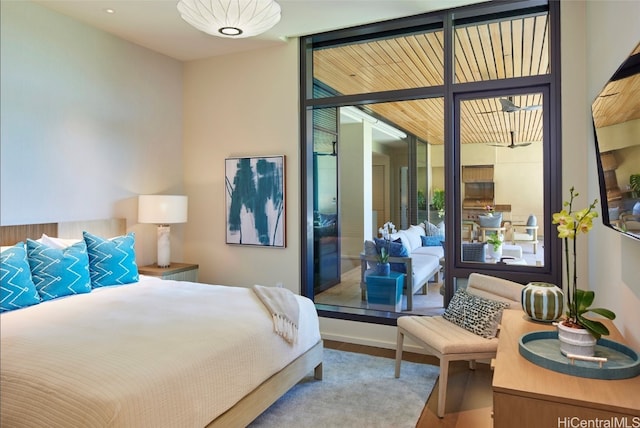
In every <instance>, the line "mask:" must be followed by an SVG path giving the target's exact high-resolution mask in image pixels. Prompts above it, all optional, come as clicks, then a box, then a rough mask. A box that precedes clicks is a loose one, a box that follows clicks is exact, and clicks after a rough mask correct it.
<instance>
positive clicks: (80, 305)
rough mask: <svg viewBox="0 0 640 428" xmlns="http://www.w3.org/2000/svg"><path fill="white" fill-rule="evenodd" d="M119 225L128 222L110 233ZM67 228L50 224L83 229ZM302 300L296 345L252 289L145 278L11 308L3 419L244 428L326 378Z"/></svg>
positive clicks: (56, 231)
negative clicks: (308, 379) (297, 388)
mask: <svg viewBox="0 0 640 428" xmlns="http://www.w3.org/2000/svg"><path fill="white" fill-rule="evenodd" d="M101 224H102V223H101ZM91 226H92V225H91V224H82V225H72V226H70V227H71V229H74V228H78V229H84V228H85V227H86V228H87V229H89V228H90V227H91ZM93 226H95V225H93ZM113 226H115V227H116V229H118V230H117V233H120V232H121V231H122V229H123V223H122V222H115V223H113V224H111V225H108V226H107V229H106V230H100V233H102V234H103V236H116V234H117V233H114V232H115V231H114V230H113V229H112V227H113ZM16 227H17V226H2V227H1V228H0V232H1V233H0V236H1V238H2V239H1V243H2V245H7V244H10V243H15V242H17V241H19V240H21V239H24V238H26V237H27V236H30V237H38V236H40V235H41V234H42V233H43V230H44V229H43V227H35V226H34V225H30V229H28V231H26V230H27V229H23V231H22V232H17V231H16V230H15V228H16ZM66 227H69V225H68V224H64V225H63V224H62V223H60V224H55V223H54V224H51V225H48V226H47V227H46V228H45V229H46V230H47V231H48V235H49V236H57V235H60V236H77V235H76V234H75V233H76V232H77V230H75V229H74V230H75V232H74V231H72V230H69V229H65V228H66ZM61 230H65V231H64V232H60V231H61ZM44 233H46V232H44ZM294 297H295V300H296V301H297V302H298V308H299V314H300V315H299V323H298V334H297V340H295V341H294V342H293V343H289V342H288V341H286V340H284V339H283V337H282V336H279V335H278V334H275V333H274V323H273V319H272V316H271V313H270V312H269V310H268V309H267V307H266V306H265V305H264V304H263V303H262V301H261V300H260V298H259V297H258V296H257V295H256V293H255V292H254V291H253V289H252V288H244V287H228V286H224V285H209V284H199V283H191V282H184V281H168V280H161V279H158V278H152V277H145V276H140V277H139V278H138V281H136V282H133V283H127V284H123V285H109V286H103V287H99V288H94V289H92V290H91V291H90V292H85V293H80V294H73V295H69V296H65V297H60V298H54V299H51V300H47V301H44V302H41V303H38V304H34V305H32V306H28V307H25V308H22V309H17V310H11V311H6V312H3V313H2V314H1V315H0V331H1V336H2V343H1V347H0V349H1V352H2V364H1V365H0V370H1V374H0V381H1V384H0V390H1V391H2V400H1V401H0V415H1V419H0V425H1V426H3V427H4V426H7V427H14V426H16V427H21V426H24V427H31V426H33V427H35V426H38V427H39V426H60V427H69V426H83V427H103V426H104V427H106V426H109V427H131V426H140V427H142V426H153V427H176V426H185V427H186V426H189V427H201V426H226V427H228V426H246V425H247V424H249V423H250V422H251V421H252V420H253V419H255V417H257V416H258V415H259V414H260V413H262V412H263V411H264V410H265V409H266V408H268V407H269V406H270V405H271V404H272V403H273V402H275V401H276V400H277V399H278V398H279V397H280V396H281V395H282V394H284V393H285V392H286V391H287V390H288V389H289V388H290V387H291V386H293V385H294V384H295V383H297V382H298V381H299V380H300V379H302V378H303V377H305V376H307V375H309V374H310V373H311V372H312V371H313V372H314V375H315V377H316V378H318V379H321V377H322V340H321V338H320V333H319V326H318V317H317V313H316V310H315V307H314V305H313V303H312V302H311V301H310V300H309V299H307V298H304V297H301V296H294Z"/></svg>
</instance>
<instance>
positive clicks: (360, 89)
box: [313, 30, 444, 98]
mask: <svg viewBox="0 0 640 428" xmlns="http://www.w3.org/2000/svg"><path fill="white" fill-rule="evenodd" d="M443 52H444V51H443V32H442V31H441V30H437V31H430V32H424V33H420V34H408V35H403V36H395V37H392V38H385V39H376V40H372V41H369V42H366V43H356V44H349V45H341V46H337V47H330V48H324V49H317V50H314V52H313V78H314V80H315V81H317V82H321V83H322V84H324V85H327V86H328V87H330V88H332V90H333V91H334V93H333V95H352V94H364V93H369V92H381V91H389V90H394V89H410V88H420V87H430V86H438V85H443V84H444V65H443V64H444V60H443V57H444V55H443ZM328 95H329V94H327V93H317V92H316V93H314V98H321V97H325V96H328Z"/></svg>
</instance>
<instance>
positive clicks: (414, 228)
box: [409, 223, 427, 236]
mask: <svg viewBox="0 0 640 428" xmlns="http://www.w3.org/2000/svg"><path fill="white" fill-rule="evenodd" d="M422 225H424V223H420V224H419V225H417V226H416V225H411V226H409V230H410V231H412V232H414V233H417V234H418V235H420V236H425V235H426V234H427V232H426V231H425V230H424V226H422Z"/></svg>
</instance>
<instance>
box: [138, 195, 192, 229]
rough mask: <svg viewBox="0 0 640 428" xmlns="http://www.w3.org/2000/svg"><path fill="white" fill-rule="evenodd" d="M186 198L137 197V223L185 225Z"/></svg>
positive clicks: (163, 196) (165, 196)
mask: <svg viewBox="0 0 640 428" xmlns="http://www.w3.org/2000/svg"><path fill="white" fill-rule="evenodd" d="M186 221H187V197H186V196H182V195H140V196H138V222H140V223H153V224H172V223H185V222H186Z"/></svg>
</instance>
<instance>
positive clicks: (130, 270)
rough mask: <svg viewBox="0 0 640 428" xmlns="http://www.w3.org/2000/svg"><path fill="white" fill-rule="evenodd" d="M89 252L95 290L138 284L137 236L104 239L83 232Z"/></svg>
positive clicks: (92, 284)
mask: <svg viewBox="0 0 640 428" xmlns="http://www.w3.org/2000/svg"><path fill="white" fill-rule="evenodd" d="M82 236H83V237H84V242H86V244H87V249H88V251H89V272H90V274H91V286H92V287H93V288H97V287H104V286H106V285H120V284H130V283H132V282H138V280H139V277H138V265H137V264H136V252H135V248H134V246H135V235H134V234H133V233H129V234H127V235H123V236H117V237H115V238H111V239H104V238H101V237H99V236H96V235H92V234H91V233H89V232H82Z"/></svg>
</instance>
